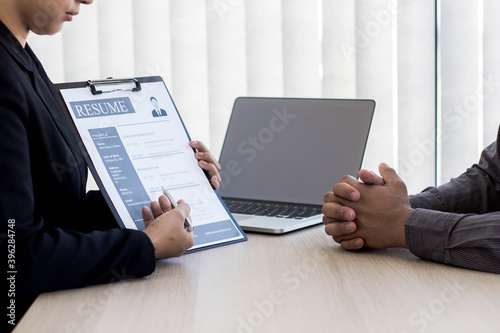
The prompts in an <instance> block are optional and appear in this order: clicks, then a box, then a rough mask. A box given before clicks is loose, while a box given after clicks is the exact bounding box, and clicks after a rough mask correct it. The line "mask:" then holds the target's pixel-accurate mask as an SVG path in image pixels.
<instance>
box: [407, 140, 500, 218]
mask: <svg viewBox="0 0 500 333" xmlns="http://www.w3.org/2000/svg"><path fill="white" fill-rule="evenodd" d="M499 134H500V132H499ZM498 142H500V135H499V137H498V138H497V141H496V142H494V143H493V144H491V145H490V146H488V147H487V148H486V149H485V150H484V151H483V152H482V154H481V158H480V160H479V162H478V163H477V164H474V165H473V166H472V167H470V168H469V169H468V170H467V171H466V172H464V173H463V174H462V175H460V176H459V177H457V178H453V179H451V180H450V181H449V182H448V183H446V184H443V185H441V186H439V187H429V188H426V189H425V190H424V191H423V192H422V193H419V194H417V195H413V196H410V203H411V205H412V207H413V208H426V209H432V210H438V211H442V212H451V213H458V214H467V213H474V214H486V213H491V212H496V211H500V152H499V150H500V147H499V145H498V144H497V143H498Z"/></svg>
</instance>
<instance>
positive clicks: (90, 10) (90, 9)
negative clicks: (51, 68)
mask: <svg viewBox="0 0 500 333" xmlns="http://www.w3.org/2000/svg"><path fill="white" fill-rule="evenodd" d="M96 22H97V6H83V7H82V8H81V10H80V14H79V15H78V16H77V18H76V19H75V21H74V22H73V23H71V24H67V25H66V26H65V28H64V30H63V32H62V36H63V40H62V42H63V44H62V46H63V48H64V61H63V62H62V64H64V79H62V80H58V81H79V80H84V79H85V78H82V73H85V75H86V76H87V78H96V77H97V78H98V77H100V71H99V66H98V64H99V62H100V51H99V28H98V26H97V24H96Z"/></svg>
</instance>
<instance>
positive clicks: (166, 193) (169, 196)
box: [161, 186, 194, 232]
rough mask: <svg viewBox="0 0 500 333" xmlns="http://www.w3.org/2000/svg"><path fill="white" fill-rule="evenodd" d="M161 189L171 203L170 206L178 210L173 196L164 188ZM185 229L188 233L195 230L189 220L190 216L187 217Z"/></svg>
mask: <svg viewBox="0 0 500 333" xmlns="http://www.w3.org/2000/svg"><path fill="white" fill-rule="evenodd" d="M161 189H162V191H163V194H165V195H166V196H167V198H168V200H169V201H170V205H171V206H172V208H176V207H177V201H176V200H175V199H174V197H173V196H172V194H170V192H169V191H168V190H167V189H166V188H165V187H163V186H162V187H161ZM184 229H186V231H188V232H191V231H193V229H194V227H193V224H192V223H191V219H190V218H189V216H187V217H186V219H185V220H184Z"/></svg>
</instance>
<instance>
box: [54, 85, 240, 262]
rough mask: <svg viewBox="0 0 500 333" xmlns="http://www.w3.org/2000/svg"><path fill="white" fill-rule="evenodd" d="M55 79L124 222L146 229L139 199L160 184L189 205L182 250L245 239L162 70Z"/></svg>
mask: <svg viewBox="0 0 500 333" xmlns="http://www.w3.org/2000/svg"><path fill="white" fill-rule="evenodd" d="M54 87H55V90H56V91H55V92H56V95H57V96H58V97H59V102H60V103H61V105H62V106H63V109H65V110H67V111H68V112H67V115H68V118H69V120H70V122H71V124H73V126H74V128H75V130H76V132H77V133H78V136H79V138H80V143H81V145H80V148H81V150H82V153H83V155H84V157H85V159H86V162H87V164H88V166H89V169H90V171H91V173H92V175H93V177H94V179H95V181H96V183H97V185H98V186H99V189H100V190H101V192H102V194H103V196H104V198H105V199H106V202H107V204H108V206H109V208H110V209H111V211H112V213H113V215H114V217H115V218H116V220H117V221H118V223H119V224H120V226H121V227H122V228H129V229H137V230H143V229H144V221H143V220H142V214H141V209H142V207H143V206H148V207H149V204H150V202H151V201H153V200H156V201H157V200H158V197H159V196H160V195H162V193H163V191H162V187H165V188H167V189H168V191H169V192H170V193H172V195H173V196H174V197H175V198H176V199H184V200H185V201H186V203H188V204H189V205H190V207H191V214H190V215H191V219H192V222H193V225H194V230H193V233H194V246H193V247H192V248H191V249H189V250H188V251H186V253H189V252H194V251H199V250H203V249H208V248H212V247H217V246H221V245H227V244H232V243H236V242H241V241H246V240H247V236H246V235H245V233H244V232H243V230H242V229H241V228H240V226H239V225H238V223H237V222H236V220H235V219H234V217H233V216H232V215H231V213H230V212H229V210H228V209H227V207H226V205H225V204H224V202H223V200H222V199H221V197H220V196H219V194H218V193H217V191H216V190H214V189H213V188H212V186H211V184H210V182H209V180H208V178H207V177H206V174H205V172H204V171H203V170H202V169H201V168H199V166H198V161H197V159H196V158H195V157H194V150H193V149H192V148H191V147H190V146H189V141H191V137H190V135H189V133H188V131H187V129H186V127H185V125H184V122H183V121H182V119H181V116H180V114H179V112H178V110H177V107H176V106H175V104H174V101H173V99H172V96H171V95H170V92H169V91H168V89H167V87H166V85H165V83H164V82H163V79H162V78H161V77H160V76H150V77H138V78H124V79H112V78H109V79H105V80H89V81H85V82H71V83H60V84H56V85H55V86H54Z"/></svg>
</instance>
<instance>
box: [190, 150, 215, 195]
mask: <svg viewBox="0 0 500 333" xmlns="http://www.w3.org/2000/svg"><path fill="white" fill-rule="evenodd" d="M189 145H190V146H191V147H192V148H194V149H195V150H196V153H195V154H194V157H196V159H197V160H198V165H199V166H200V168H202V169H203V170H205V171H206V172H208V178H209V179H210V183H212V186H213V187H214V188H215V189H216V190H218V189H219V187H220V183H221V181H222V178H221V176H220V174H219V171H220V170H221V168H220V164H219V162H217V160H216V159H215V157H214V156H213V155H212V154H211V153H210V150H208V148H207V146H205V145H204V144H203V142H200V141H191V142H189Z"/></svg>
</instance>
